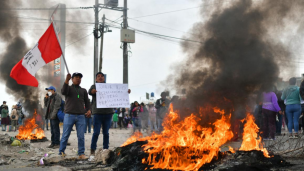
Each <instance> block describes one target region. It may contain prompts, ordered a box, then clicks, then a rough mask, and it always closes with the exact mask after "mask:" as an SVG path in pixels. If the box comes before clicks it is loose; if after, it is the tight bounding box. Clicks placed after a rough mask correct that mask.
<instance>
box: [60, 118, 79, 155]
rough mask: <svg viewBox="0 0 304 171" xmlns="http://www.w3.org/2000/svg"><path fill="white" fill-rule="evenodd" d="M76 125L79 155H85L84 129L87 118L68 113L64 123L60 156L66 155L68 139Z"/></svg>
mask: <svg viewBox="0 0 304 171" xmlns="http://www.w3.org/2000/svg"><path fill="white" fill-rule="evenodd" d="M74 124H75V125H76V130H77V138H78V155H82V154H84V150H85V148H84V127H85V116H84V114H83V115H72V114H68V113H66V114H65V115H64V121H63V133H62V137H61V141H60V148H59V154H61V153H64V151H65V149H66V145H67V142H68V139H69V137H70V134H71V131H72V128H73V126H74Z"/></svg>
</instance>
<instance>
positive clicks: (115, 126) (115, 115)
mask: <svg viewBox="0 0 304 171" xmlns="http://www.w3.org/2000/svg"><path fill="white" fill-rule="evenodd" d="M117 122H118V114H117V112H115V113H114V114H113V127H114V128H115V129H116V128H117Z"/></svg>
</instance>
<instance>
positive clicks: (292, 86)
mask: <svg viewBox="0 0 304 171" xmlns="http://www.w3.org/2000/svg"><path fill="white" fill-rule="evenodd" d="M296 82H297V79H296V78H295V77H292V78H290V79H289V86H288V87H287V88H285V89H284V91H283V93H282V97H281V99H282V100H286V103H285V104H286V115H287V119H288V125H287V127H288V132H289V138H299V134H298V131H299V118H300V115H301V96H300V88H299V87H298V86H296ZM293 127H294V132H295V133H294V135H293V134H292V128H293Z"/></svg>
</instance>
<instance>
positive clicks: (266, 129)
mask: <svg viewBox="0 0 304 171" xmlns="http://www.w3.org/2000/svg"><path fill="white" fill-rule="evenodd" d="M296 81H297V80H296V78H295V77H293V78H290V79H289V86H288V87H286V88H285V89H284V90H283V91H278V90H277V88H276V87H275V86H269V85H264V86H263V87H262V89H263V90H264V92H263V93H262V94H261V96H260V98H258V101H257V106H256V109H255V118H256V123H257V125H258V126H259V128H261V130H260V133H261V136H262V138H263V139H264V140H274V139H275V136H276V135H277V136H280V135H282V132H281V131H282V127H283V126H285V127H287V128H288V132H289V135H288V136H289V138H299V130H300V129H301V127H302V129H304V124H303V123H304V117H303V115H304V110H303V109H304V101H303V100H302V99H304V81H303V82H302V83H301V86H300V87H298V86H297V85H296ZM303 133H304V132H303Z"/></svg>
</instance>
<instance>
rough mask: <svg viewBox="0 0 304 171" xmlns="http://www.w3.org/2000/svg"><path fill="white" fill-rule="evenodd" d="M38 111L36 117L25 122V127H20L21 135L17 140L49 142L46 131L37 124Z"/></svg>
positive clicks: (19, 134)
mask: <svg viewBox="0 0 304 171" xmlns="http://www.w3.org/2000/svg"><path fill="white" fill-rule="evenodd" d="M36 117H37V111H36V110H35V113H34V115H33V116H32V117H31V118H28V119H26V120H25V121H24V125H21V126H20V127H19V133H18V135H17V136H16V138H18V139H20V140H42V139H43V140H47V139H46V138H45V135H44V131H43V130H42V129H41V128H39V126H38V124H37V123H36Z"/></svg>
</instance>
